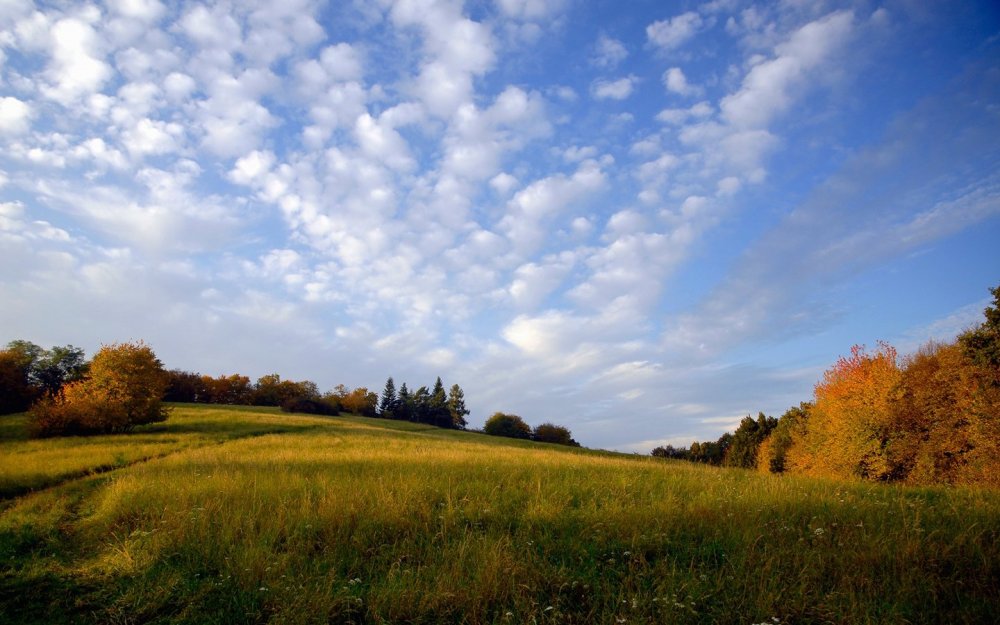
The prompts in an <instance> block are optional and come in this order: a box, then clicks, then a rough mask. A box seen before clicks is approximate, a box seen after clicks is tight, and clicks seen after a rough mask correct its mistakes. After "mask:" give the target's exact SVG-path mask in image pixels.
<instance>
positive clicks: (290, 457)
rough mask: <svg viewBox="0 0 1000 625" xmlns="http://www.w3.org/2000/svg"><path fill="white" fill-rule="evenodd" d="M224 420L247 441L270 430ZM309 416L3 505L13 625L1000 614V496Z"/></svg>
mask: <svg viewBox="0 0 1000 625" xmlns="http://www.w3.org/2000/svg"><path fill="white" fill-rule="evenodd" d="M222 412H223V413H224V415H220V418H225V419H228V420H229V422H231V423H232V425H233V428H234V429H239V428H241V427H245V426H244V425H241V424H243V423H244V421H243V420H244V419H247V420H250V421H252V420H253V419H255V418H260V414H251V413H244V412H240V411H237V410H235V409H233V410H225V409H223V410H222ZM185 414H187V413H185ZM273 416H275V417H277V418H292V419H299V418H297V417H282V416H281V415H273ZM188 417H191V415H190V414H188ZM268 418H270V416H268ZM180 421H183V418H182V419H180ZM180 421H179V422H180ZM168 424H169V422H168ZM300 425H301V427H308V428H310V429H307V430H301V429H300V430H298V431H287V432H285V433H280V434H267V435H261V436H255V437H253V438H242V439H238V440H231V441H230V442H226V443H224V444H219V445H205V446H200V447H194V448H190V449H184V450H181V451H177V452H175V453H171V454H170V455H167V456H164V457H162V458H159V459H155V460H151V461H148V462H143V463H139V464H135V465H133V466H130V467H127V468H124V469H121V470H116V471H113V472H110V473H106V474H103V475H95V476H90V477H87V478H85V479H81V480H76V481H72V482H68V483H66V484H64V485H63V486H60V487H57V488H53V489H49V490H46V491H44V492H40V493H36V494H33V495H30V496H26V497H22V498H20V499H18V500H17V501H16V502H14V503H13V504H12V505H11V506H10V507H9V509H8V510H6V511H5V512H4V513H3V514H2V515H0V562H3V563H4V566H8V567H9V568H8V569H7V570H6V571H5V572H4V574H3V577H2V580H3V581H2V587H0V597H2V599H3V603H2V606H0V621H2V622H10V623H18V622H33V621H36V622H52V621H53V620H56V621H71V620H74V619H75V620H77V621H79V622H121V623H125V622H184V623H186V622H190V623H210V622H217V623H233V622H273V623H326V622H343V623H350V622H354V623H362V622H364V623H441V622H445V623H530V622H537V623H668V622H669V623H675V622H676V623H759V622H764V621H767V622H775V621H774V619H777V620H778V621H780V622H782V623H792V622H794V623H810V622H816V623H823V622H833V623H905V622H913V623H922V622H943V621H949V622H959V623H961V622H968V623H976V622H996V621H997V619H998V618H1000V608H998V604H997V596H996V588H997V587H998V583H1000V546H998V540H997V539H998V536H997V534H998V526H1000V497H998V496H997V494H995V493H991V492H986V491H976V490H943V489H913V488H895V487H881V486H873V485H865V484H853V483H837V482H828V481H818V480H809V479H801V478H789V477H784V478H779V477H773V476H761V475H757V474H754V473H751V472H743V471H727V470H717V469H711V468H707V467H701V466H695V465H690V464H687V463H673V462H663V461H654V460H651V459H644V458H633V457H628V456H617V455H611V454H594V453H588V452H585V451H584V452H580V451H569V450H564V449H560V448H555V447H549V446H542V445H533V444H529V443H521V444H516V445H508V444H507V442H506V441H498V440H497V439H493V438H489V437H483V436H475V435H471V434H461V433H446V432H442V431H439V430H427V429H423V428H414V427H411V426H408V425H405V424H396V423H386V422H381V421H377V420H366V419H357V418H355V419H340V418H338V419H312V418H302V421H301V422H300ZM383 426H391V427H383ZM178 427H179V426H178ZM7 563H9V565H8V564H7ZM39 590H44V591H45V592H44V594H40V595H37V596H36V595H35V594H33V593H34V592H36V591H39ZM52 597H55V598H56V599H57V600H56V601H55V602H53V601H51V598H52ZM15 598H16V599H15Z"/></svg>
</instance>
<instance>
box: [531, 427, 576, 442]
mask: <svg viewBox="0 0 1000 625" xmlns="http://www.w3.org/2000/svg"><path fill="white" fill-rule="evenodd" d="M531 438H532V440H535V441H538V442H539V443H553V444H555V445H568V446H570V447H579V446H580V443H578V442H576V441H575V440H573V435H572V434H571V433H570V431H569V430H568V429H566V428H565V427H563V426H561V425H556V424H554V423H543V424H541V425H539V426H537V427H536V428H535V429H534V431H533V432H532V433H531Z"/></svg>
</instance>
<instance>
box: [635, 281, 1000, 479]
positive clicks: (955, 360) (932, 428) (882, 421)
mask: <svg viewBox="0 0 1000 625" xmlns="http://www.w3.org/2000/svg"><path fill="white" fill-rule="evenodd" d="M990 291H991V293H992V294H993V305H992V306H988V307H987V308H986V309H985V311H984V315H985V320H984V321H983V322H982V323H980V324H979V325H978V326H976V327H974V328H971V329H969V330H967V331H965V332H963V333H962V334H960V335H959V336H958V337H956V339H955V340H953V341H950V342H947V343H929V344H927V345H925V346H923V347H922V348H920V349H919V350H917V352H916V353H914V354H912V355H909V356H907V357H900V356H899V355H898V354H897V352H896V349H895V348H893V347H892V346H891V345H889V344H888V343H884V342H880V343H879V344H878V345H877V346H876V348H875V349H874V350H871V351H869V350H868V349H866V348H865V347H864V346H855V347H853V348H852V349H851V354H850V356H844V357H841V358H840V359H838V360H837V362H836V363H835V364H834V365H833V366H832V367H831V368H830V369H828V370H827V371H826V372H825V373H824V374H823V377H822V379H821V380H820V381H819V382H818V383H817V384H816V386H815V389H814V393H813V398H812V400H811V401H808V402H802V403H800V404H799V405H798V406H794V407H792V408H789V409H788V410H787V411H786V412H785V413H784V414H783V415H782V416H781V417H780V418H778V419H775V418H773V417H768V416H765V415H764V414H763V413H761V414H759V415H758V417H757V418H756V419H753V418H751V417H749V416H747V417H745V418H744V419H743V420H742V421H741V422H740V425H739V427H738V428H737V429H736V431H735V432H734V433H732V434H730V433H728V432H727V433H725V434H723V435H722V436H721V437H720V438H719V439H718V440H716V441H707V442H702V443H699V442H697V441H696V442H694V443H692V444H691V446H690V447H687V448H684V447H681V448H675V447H672V446H670V445H666V446H663V447H657V448H656V449H654V450H653V451H652V455H654V456H657V457H664V458H676V459H683V460H690V461H693V462H704V463H708V464H713V465H721V466H730V467H743V468H748V469H757V470H759V471H762V472H767V473H785V472H788V473H799V474H804V475H814V476H828V477H837V478H854V479H864V480H872V481H881V482H898V483H906V484H956V485H957V484H973V485H982V486H993V487H998V486H1000V286H998V287H996V288H994V289H990Z"/></svg>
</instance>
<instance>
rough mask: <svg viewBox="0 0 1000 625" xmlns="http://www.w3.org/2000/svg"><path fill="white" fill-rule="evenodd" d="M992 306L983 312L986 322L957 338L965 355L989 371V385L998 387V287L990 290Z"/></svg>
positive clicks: (999, 348) (999, 343)
mask: <svg viewBox="0 0 1000 625" xmlns="http://www.w3.org/2000/svg"><path fill="white" fill-rule="evenodd" d="M990 293H992V294H993V305H992V306H987V307H986V309H985V310H983V315H984V316H985V317H986V320H985V321H984V322H983V323H982V324H980V325H979V327H977V328H973V329H972V330H969V331H967V332H964V333H962V334H961V335H960V336H959V339H958V341H959V343H960V344H961V345H962V348H963V349H964V350H965V354H966V355H967V356H968V357H969V358H971V359H972V361H973V362H975V363H976V364H977V365H979V366H981V367H985V368H986V370H987V371H991V372H992V373H993V376H992V378H991V380H990V381H991V383H992V384H994V385H997V386H1000V286H997V287H996V288H993V289H990Z"/></svg>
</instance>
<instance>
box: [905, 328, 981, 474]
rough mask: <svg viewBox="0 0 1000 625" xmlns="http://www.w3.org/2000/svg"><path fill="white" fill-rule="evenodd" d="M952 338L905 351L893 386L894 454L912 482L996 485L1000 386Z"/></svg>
mask: <svg viewBox="0 0 1000 625" xmlns="http://www.w3.org/2000/svg"><path fill="white" fill-rule="evenodd" d="M991 381H992V380H991V375H990V372H989V371H988V370H987V368H986V367H984V366H980V365H978V364H977V363H975V362H974V361H973V360H972V359H971V358H969V357H968V355H967V354H966V353H965V352H964V351H963V349H962V347H961V346H960V345H958V344H956V343H951V344H946V345H941V344H930V345H927V346H924V347H923V348H921V349H920V350H919V351H918V352H917V353H916V354H914V355H913V356H911V357H909V358H908V359H907V362H906V367H905V369H904V370H903V373H902V376H901V378H900V381H899V385H898V388H897V392H896V398H895V405H894V417H895V421H894V425H895V428H896V430H897V432H899V436H898V439H897V440H896V441H895V442H894V444H893V455H894V456H897V457H898V458H899V459H900V463H901V464H902V465H903V466H904V467H905V469H906V479H907V481H908V482H911V483H915V484H940V483H947V484H960V483H965V484H982V485H994V486H996V485H1000V388H998V387H997V386H996V385H994V384H992V383H991Z"/></svg>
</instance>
